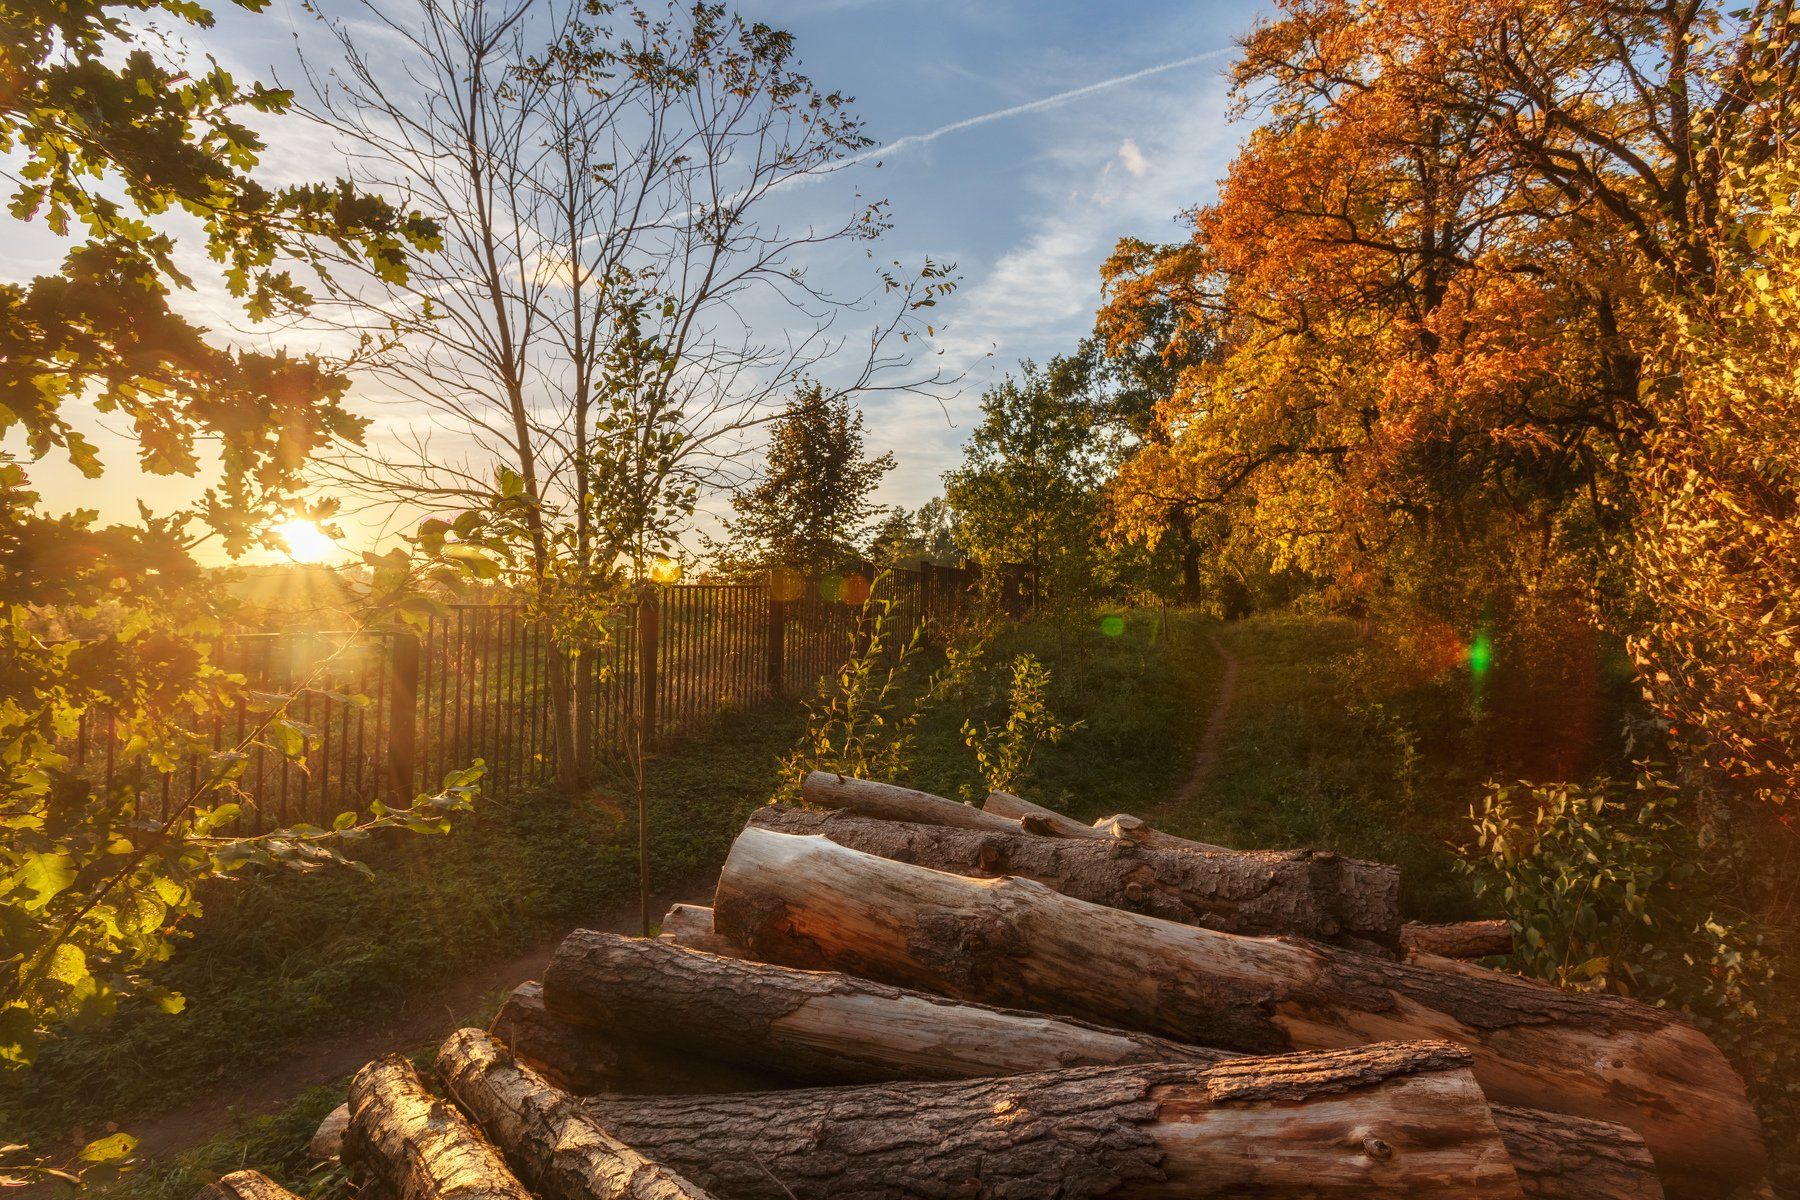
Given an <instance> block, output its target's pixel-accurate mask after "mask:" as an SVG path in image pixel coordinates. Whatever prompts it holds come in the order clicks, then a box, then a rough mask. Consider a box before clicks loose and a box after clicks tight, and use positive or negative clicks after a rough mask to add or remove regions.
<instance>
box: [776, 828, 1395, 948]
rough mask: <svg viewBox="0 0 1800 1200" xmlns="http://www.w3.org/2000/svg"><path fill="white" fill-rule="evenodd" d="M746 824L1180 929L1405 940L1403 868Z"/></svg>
mask: <svg viewBox="0 0 1800 1200" xmlns="http://www.w3.org/2000/svg"><path fill="white" fill-rule="evenodd" d="M750 824H751V825H754V826H756V827H757V828H759V829H769V830H773V831H774V832H776V833H791V834H818V835H819V836H821V837H826V838H829V839H831V840H832V841H833V842H836V843H837V844H838V845H840V846H848V847H849V848H850V849H852V850H860V851H862V852H863V853H865V854H877V855H880V856H881V857H882V858H891V859H893V860H895V861H896V862H905V863H916V864H918V865H919V866H922V867H930V868H932V869H933V870H937V871H950V872H952V873H954V874H957V875H971V876H975V877H977V878H991V877H993V876H997V875H1016V876H1020V877H1022V878H1025V879H1035V880H1037V881H1038V882H1039V883H1042V884H1044V885H1046V886H1048V887H1052V888H1055V889H1056V890H1057V891H1059V892H1061V893H1062V894H1063V895H1065V896H1074V897H1075V898H1077V899H1079V900H1087V901H1090V902H1092V903H1094V904H1104V905H1106V906H1107V907H1109V908H1122V909H1125V910H1127V911H1129V912H1137V913H1144V914H1146V915H1148V916H1153V917H1161V918H1163V919H1164V920H1168V921H1179V922H1180V923H1181V924H1183V925H1201V926H1204V927H1206V928H1208V929H1223V930H1225V931H1227V932H1229V933H1250V934H1265V933H1287V934H1295V935H1298V936H1300V937H1309V938H1316V939H1319V940H1321V941H1339V942H1342V943H1344V944H1347V945H1350V946H1354V947H1355V948H1357V949H1370V948H1375V947H1379V948H1381V949H1385V950H1388V951H1390V952H1391V951H1392V950H1393V949H1394V948H1395V947H1396V946H1397V945H1398V944H1399V935H1400V872H1399V870H1398V869H1396V868H1394V867H1389V866H1384V865H1382V864H1380V863H1369V862H1359V861H1357V860H1355V859H1344V858H1339V857H1338V856H1337V855H1335V854H1329V853H1326V854H1314V853H1312V852H1310V851H1306V850H1276V851H1263V852H1253V853H1237V852H1235V851H1230V850H1222V851H1218V852H1211V853H1204V854H1197V853H1187V852H1174V851H1168V850H1156V849H1152V848H1150V847H1148V846H1141V845H1133V844H1130V843H1127V842H1114V841H1106V842H1099V841H1070V840H1067V839H1063V838H1050V837H1037V836H1034V835H1032V834H1029V833H1000V832H995V831H980V832H977V831H974V830H966V829H948V828H945V827H943V826H938V825H914V824H907V823H903V822H898V821H877V820H871V819H870V818H867V817H860V816H856V815H854V814H852V813H846V812H830V813H819V812H807V811H804V810H802V809H795V808H784V807H779V806H773V807H768V808H761V809H758V810H757V811H756V812H754V813H752V814H751V817H750Z"/></svg>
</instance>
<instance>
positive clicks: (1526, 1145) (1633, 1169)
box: [1491, 1104, 1663, 1200]
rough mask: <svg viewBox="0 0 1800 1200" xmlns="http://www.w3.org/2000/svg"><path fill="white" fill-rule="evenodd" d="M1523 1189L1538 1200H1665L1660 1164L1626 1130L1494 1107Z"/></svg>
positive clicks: (1579, 1119) (1562, 1115) (1557, 1115)
mask: <svg viewBox="0 0 1800 1200" xmlns="http://www.w3.org/2000/svg"><path fill="white" fill-rule="evenodd" d="M1491 1107H1492V1109H1493V1113H1494V1124H1495V1125H1496V1126H1498V1127H1499V1129H1500V1140H1501V1141H1503V1142H1505V1143H1506V1152H1507V1153H1508V1154H1509V1155H1511V1156H1512V1161H1513V1169H1514V1170H1516V1171H1517V1172H1518V1173H1519V1184H1520V1186H1522V1187H1523V1188H1524V1189H1525V1194H1526V1195H1527V1196H1531V1197H1534V1198H1535V1200H1662V1194H1663V1189H1662V1184H1661V1183H1659V1182H1658V1181H1657V1178H1656V1163H1655V1162H1653V1161H1652V1160H1651V1158H1650V1151H1649V1150H1647V1149H1645V1147H1644V1140H1643V1139H1642V1138H1640V1137H1638V1136H1637V1135H1636V1134H1635V1133H1633V1132H1631V1130H1629V1129H1627V1128H1625V1127H1624V1126H1623V1125H1614V1124H1611V1123H1610V1122H1607V1121H1589V1120H1587V1119H1585V1118H1583V1117H1571V1116H1569V1115H1568V1114H1566V1113H1547V1112H1540V1111H1539V1110H1537V1109H1535V1108H1515V1107H1513V1106H1511V1105H1507V1104H1495V1105H1493V1106H1491Z"/></svg>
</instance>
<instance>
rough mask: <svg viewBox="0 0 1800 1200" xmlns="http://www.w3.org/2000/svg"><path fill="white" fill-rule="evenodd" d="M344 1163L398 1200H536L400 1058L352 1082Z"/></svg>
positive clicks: (393, 1057)
mask: <svg viewBox="0 0 1800 1200" xmlns="http://www.w3.org/2000/svg"><path fill="white" fill-rule="evenodd" d="M344 1162H345V1163H347V1164H349V1165H351V1166H355V1167H362V1168H363V1169H365V1170H366V1171H368V1172H369V1174H371V1175H372V1176H374V1178H375V1179H376V1181H377V1182H378V1183H380V1184H381V1186H382V1187H384V1188H386V1189H387V1193H388V1195H389V1196H392V1197H393V1198H394V1200H531V1193H530V1192H528V1191H526V1190H525V1188H524V1185H522V1184H521V1183H520V1182H519V1181H518V1180H517V1179H515V1178H514V1177H513V1174H512V1172H511V1171H509V1170H508V1169H507V1167H506V1163H505V1162H504V1161H503V1160H502V1159H501V1157H500V1152H499V1151H497V1150H495V1149H494V1147H493V1146H491V1145H489V1144H488V1142H487V1141H486V1139H484V1138H483V1137H482V1136H481V1134H480V1132H478V1131H477V1130H476V1129H475V1127H474V1126H473V1125H471V1124H469V1122H468V1120H467V1119H466V1118H465V1117H464V1116H463V1115H462V1114H461V1113H459V1112H457V1111H456V1110H455V1109H454V1108H452V1107H450V1105H448V1104H445V1103H444V1102H443V1101H442V1100H439V1099H438V1098H437V1097H435V1096H433V1095H432V1094H431V1092H430V1091H428V1090H427V1089H426V1087H425V1082H424V1080H422V1079H420V1078H419V1073H418V1072H417V1071H415V1070H413V1068H412V1064H411V1063H409V1062H407V1061H406V1059H405V1058H403V1057H401V1056H400V1055H398V1054H390V1055H387V1056H386V1057H385V1058H378V1059H376V1060H375V1061H374V1062H372V1063H370V1064H369V1065H368V1066H366V1067H364V1068H363V1069H362V1070H360V1071H358V1072H357V1073H356V1078H354V1079H352V1080H351V1081H350V1127H349V1129H347V1130H346V1131H345V1133H344Z"/></svg>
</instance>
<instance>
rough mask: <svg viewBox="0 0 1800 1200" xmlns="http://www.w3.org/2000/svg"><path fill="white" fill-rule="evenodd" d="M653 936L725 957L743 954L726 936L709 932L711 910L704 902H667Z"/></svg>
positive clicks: (711, 930) (710, 928) (710, 927)
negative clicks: (655, 934)
mask: <svg viewBox="0 0 1800 1200" xmlns="http://www.w3.org/2000/svg"><path fill="white" fill-rule="evenodd" d="M657 936H658V937H659V938H661V939H662V940H663V941H665V942H669V943H672V944H674V945H677V946H686V947H687V948H688V949H690V950H704V951H706V952H707V953H708V954H722V955H724V956H725V957H727V958H737V957H738V956H739V955H741V954H742V953H743V951H741V950H739V949H738V948H737V947H736V946H734V945H732V944H731V940H730V939H729V938H723V937H720V936H719V935H718V934H716V933H714V932H713V923H712V909H711V908H709V907H708V906H706V905H704V904H675V905H671V906H670V907H669V911H668V912H666V913H664V914H663V919H662V928H661V929H660V930H659V931H658V934H657Z"/></svg>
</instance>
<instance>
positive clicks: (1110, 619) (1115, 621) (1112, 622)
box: [1100, 613, 1125, 637]
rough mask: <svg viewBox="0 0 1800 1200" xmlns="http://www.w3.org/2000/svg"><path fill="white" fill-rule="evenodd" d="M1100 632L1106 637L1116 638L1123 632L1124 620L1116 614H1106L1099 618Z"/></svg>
mask: <svg viewBox="0 0 1800 1200" xmlns="http://www.w3.org/2000/svg"><path fill="white" fill-rule="evenodd" d="M1100 632H1101V633H1103V634H1105V635H1106V636H1107V637H1118V636H1119V635H1120V634H1122V633H1124V632H1125V618H1124V617H1121V616H1120V615H1119V614H1118V613H1107V614H1106V615H1105V616H1104V617H1101V618H1100Z"/></svg>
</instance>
